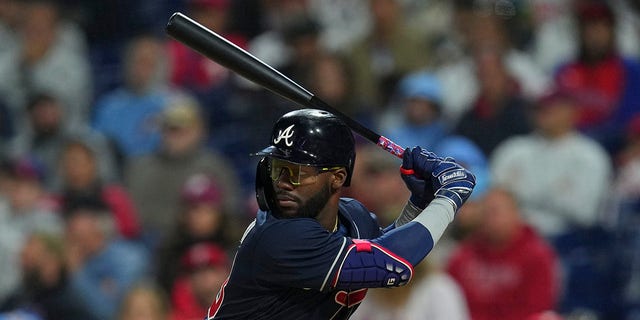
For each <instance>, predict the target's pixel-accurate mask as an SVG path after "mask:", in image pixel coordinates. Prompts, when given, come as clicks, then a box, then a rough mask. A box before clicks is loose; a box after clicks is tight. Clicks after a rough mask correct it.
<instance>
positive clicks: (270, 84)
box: [166, 12, 404, 158]
mask: <svg viewBox="0 0 640 320" xmlns="http://www.w3.org/2000/svg"><path fill="white" fill-rule="evenodd" d="M166 30H167V34H169V36H171V37H172V38H174V39H176V40H178V41H180V42H181V43H183V44H185V45H186V46H188V47H190V48H191V49H193V50H195V51H197V52H199V53H200V54H202V55H204V56H206V57H208V58H209V59H211V60H213V61H215V62H217V63H219V64H220V65H222V66H224V67H226V68H228V69H229V70H232V71H234V72H236V73H237V74H239V75H241V76H243V77H245V78H246V79H248V80H251V81H252V82H254V83H256V84H258V85H260V86H262V87H263V88H266V89H268V90H270V91H272V92H274V93H276V94H278V95H280V96H282V97H283V98H286V99H288V100H290V101H293V102H295V103H297V104H299V105H302V106H305V107H307V108H315V109H321V110H325V111H329V112H331V113H333V114H334V115H335V116H336V117H338V118H340V119H341V120H342V121H343V122H344V123H345V124H346V125H347V126H349V128H351V130H352V131H354V132H356V133H358V134H359V135H361V136H362V137H364V138H366V139H367V140H369V141H371V142H373V143H375V144H377V145H378V146H380V147H381V148H383V149H384V150H386V151H388V152H389V153H391V154H393V155H395V156H397V157H399V158H402V154H403V153H404V148H403V147H401V146H399V145H398V144H396V143H394V142H393V141H391V140H389V139H388V138H386V137H384V136H381V135H379V134H377V133H375V132H373V131H372V130H371V129H369V128H367V127H365V126H363V125H362V124H360V123H359V122H357V121H356V120H354V119H352V118H351V117H349V116H347V115H345V114H344V113H342V112H340V111H339V110H337V109H335V108H333V107H332V106H330V105H329V104H327V103H325V102H324V101H322V100H320V98H318V97H316V96H315V95H314V94H312V93H311V92H309V91H308V90H307V89H305V88H303V87H302V86H300V85H299V84H297V83H296V82H295V81H293V80H291V79H289V78H288V77H286V76H285V75H283V74H282V73H280V72H279V71H278V70H276V69H274V68H272V67H271V66H269V65H268V64H266V63H264V62H263V61H261V60H260V59H258V58H256V57H255V56H253V55H252V54H250V53H249V52H247V51H245V50H243V49H242V48H240V47H238V46H236V45H235V44H233V43H232V42H231V41H229V40H227V39H225V38H224V37H222V36H220V35H218V34H217V33H215V32H214V31H211V30H209V29H207V28H206V27H204V26H203V25H201V24H199V23H198V22H196V21H194V20H193V19H191V18H189V17H187V16H185V15H184V14H182V13H180V12H176V13H174V14H173V15H172V16H171V18H169V22H168V23H167V27H166Z"/></svg>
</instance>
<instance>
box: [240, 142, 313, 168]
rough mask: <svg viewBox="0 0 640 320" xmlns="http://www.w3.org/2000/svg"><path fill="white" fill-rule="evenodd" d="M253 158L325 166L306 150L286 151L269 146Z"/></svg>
mask: <svg viewBox="0 0 640 320" xmlns="http://www.w3.org/2000/svg"><path fill="white" fill-rule="evenodd" d="M251 155H252V156H263V157H264V156H268V157H273V158H278V159H282V160H286V161H289V162H294V163H299V164H304V165H311V164H313V165H324V164H318V163H316V162H317V158H318V157H317V156H316V155H314V154H311V153H309V152H306V151H304V150H296V149H293V150H291V149H290V150H284V149H282V148H278V147H276V146H268V147H266V148H264V149H262V150H260V151H258V152H256V153H253V154H251Z"/></svg>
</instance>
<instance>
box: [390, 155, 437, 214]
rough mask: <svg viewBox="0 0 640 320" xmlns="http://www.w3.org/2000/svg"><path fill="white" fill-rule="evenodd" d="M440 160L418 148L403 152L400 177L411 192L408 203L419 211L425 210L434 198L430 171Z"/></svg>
mask: <svg viewBox="0 0 640 320" xmlns="http://www.w3.org/2000/svg"><path fill="white" fill-rule="evenodd" d="M441 160H443V159H442V158H438V157H436V156H435V154H433V153H430V152H427V151H426V150H423V149H422V148H420V147H415V148H413V149H411V148H407V149H405V151H404V155H403V156H402V166H401V167H400V177H402V180H403V181H404V183H405V184H406V185H407V188H408V189H409V191H411V198H409V201H411V203H413V204H414V205H415V206H416V207H418V208H420V209H424V208H426V207H427V205H428V204H429V202H431V200H433V199H434V197H435V195H434V189H433V184H432V183H431V170H432V169H433V168H434V167H435V165H436V164H437V163H438V162H439V161H441Z"/></svg>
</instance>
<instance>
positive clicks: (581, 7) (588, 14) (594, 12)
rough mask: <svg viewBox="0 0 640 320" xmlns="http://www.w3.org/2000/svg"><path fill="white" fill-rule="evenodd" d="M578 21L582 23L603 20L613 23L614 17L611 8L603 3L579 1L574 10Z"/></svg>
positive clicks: (592, 0) (591, 0)
mask: <svg viewBox="0 0 640 320" xmlns="http://www.w3.org/2000/svg"><path fill="white" fill-rule="evenodd" d="M576 12H577V17H578V20H580V21H581V22H582V23H585V22H591V21H597V20H605V21H608V22H609V23H613V22H614V20H615V16H614V13H613V10H611V7H610V6H609V5H607V4H606V3H605V2H604V1H597V0H590V1H580V2H579V3H578V5H577V8H576Z"/></svg>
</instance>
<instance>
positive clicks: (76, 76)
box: [0, 0, 92, 129]
mask: <svg viewBox="0 0 640 320" xmlns="http://www.w3.org/2000/svg"><path fill="white" fill-rule="evenodd" d="M23 5H24V10H23V11H21V16H20V22H21V23H20V24H19V28H18V34H19V38H18V44H17V45H15V46H12V47H11V48H9V50H8V51H7V52H6V53H5V54H2V55H0V94H1V96H2V98H3V99H4V101H5V103H6V104H7V105H8V106H9V108H10V109H11V111H12V112H13V114H14V116H15V117H16V123H17V124H19V126H18V127H17V128H18V129H20V128H22V126H23V124H24V122H25V118H26V115H25V113H24V109H23V106H24V105H26V103H27V98H28V97H29V96H30V95H31V94H33V93H34V92H42V91H46V92H50V93H51V94H52V95H54V96H55V97H56V98H57V99H59V100H60V101H61V102H62V106H63V107H64V113H65V115H66V117H65V126H69V127H75V126H79V125H82V124H85V123H86V122H87V121H88V115H89V109H90V103H91V99H92V85H91V83H92V81H91V80H92V79H91V72H90V65H89V61H88V58H87V53H86V44H85V41H84V38H83V37H84V36H83V34H82V31H81V30H79V29H78V28H77V27H76V26H75V25H74V24H72V23H71V22H69V21H66V20H65V19H64V18H63V17H62V15H61V11H60V10H61V9H60V8H59V7H58V6H57V4H56V2H55V1H52V0H33V1H28V2H25V3H24V4H23ZM60 79H64V81H61V80H60Z"/></svg>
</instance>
